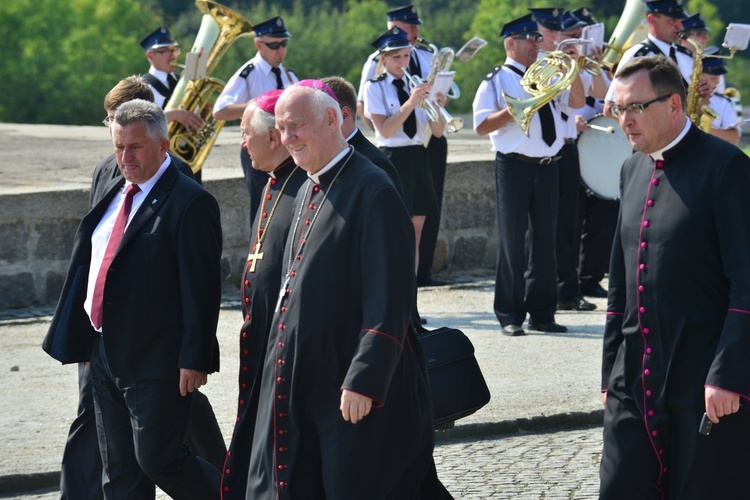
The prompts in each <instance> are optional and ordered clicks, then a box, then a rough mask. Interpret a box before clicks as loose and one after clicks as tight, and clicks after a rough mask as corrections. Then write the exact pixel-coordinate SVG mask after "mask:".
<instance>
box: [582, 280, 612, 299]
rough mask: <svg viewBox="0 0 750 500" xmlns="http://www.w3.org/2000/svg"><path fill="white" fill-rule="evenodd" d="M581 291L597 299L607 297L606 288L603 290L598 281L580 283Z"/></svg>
mask: <svg viewBox="0 0 750 500" xmlns="http://www.w3.org/2000/svg"><path fill="white" fill-rule="evenodd" d="M581 293H582V294H584V295H585V296H587V297H596V298H598V299H606V298H607V290H605V289H604V288H603V287H602V286H601V285H600V284H599V283H598V282H594V283H581Z"/></svg>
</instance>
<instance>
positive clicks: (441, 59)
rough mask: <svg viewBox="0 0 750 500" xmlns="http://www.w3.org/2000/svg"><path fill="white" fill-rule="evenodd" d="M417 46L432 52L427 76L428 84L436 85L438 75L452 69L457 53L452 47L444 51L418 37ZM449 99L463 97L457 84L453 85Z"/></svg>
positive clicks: (444, 48)
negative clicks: (424, 47) (427, 48)
mask: <svg viewBox="0 0 750 500" xmlns="http://www.w3.org/2000/svg"><path fill="white" fill-rule="evenodd" d="M417 45H423V46H427V47H429V50H430V51H431V52H432V64H431V65H430V74H429V75H427V83H429V84H430V85H432V84H433V83H435V78H437V75H438V73H440V72H441V71H448V70H450V69H451V64H453V59H454V58H455V57H456V53H455V52H454V51H453V49H452V48H450V47H443V48H442V49H438V48H437V45H435V44H433V43H429V42H428V41H426V40H425V39H424V38H422V37H417ZM447 97H449V98H451V99H458V98H459V97H461V89H459V88H458V85H457V84H456V82H452V83H451V89H450V91H449V92H448V94H447Z"/></svg>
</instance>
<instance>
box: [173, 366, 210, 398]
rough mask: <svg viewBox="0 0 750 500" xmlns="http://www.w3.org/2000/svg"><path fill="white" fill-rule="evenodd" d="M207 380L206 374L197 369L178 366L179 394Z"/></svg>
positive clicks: (190, 390) (185, 392)
mask: <svg viewBox="0 0 750 500" xmlns="http://www.w3.org/2000/svg"><path fill="white" fill-rule="evenodd" d="M207 382H208V374H207V373H206V372H199V371H198V370H189V369H187V368H180V394H182V395H183V396H185V395H186V394H187V393H188V392H193V391H194V390H196V389H198V388H199V387H200V386H202V385H206V383H207Z"/></svg>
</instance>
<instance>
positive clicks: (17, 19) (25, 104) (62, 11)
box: [0, 0, 158, 124]
mask: <svg viewBox="0 0 750 500" xmlns="http://www.w3.org/2000/svg"><path fill="white" fill-rule="evenodd" d="M151 25H154V26H158V17H157V15H156V14H155V13H154V12H152V11H149V10H148V9H146V8H144V7H143V6H142V5H140V4H139V2H137V1H136V0H120V1H118V2H100V1H98V0H70V1H68V2H57V1H55V0H33V1H32V0H15V1H13V2H2V3H0V26H1V27H0V35H2V40H3V45H4V49H5V50H4V51H3V52H4V54H5V57H4V58H2V59H0V68H1V69H0V73H1V74H2V75H3V78H2V79H1V80H0V92H2V95H4V96H7V98H6V99H3V102H2V105H0V120H3V121H16V122H21V123H68V124H93V123H96V122H97V121H98V120H100V119H101V117H102V113H103V110H102V99H103V97H104V94H106V92H107V91H108V90H109V89H110V88H111V87H112V86H113V85H114V84H115V83H117V81H119V80H120V79H121V78H122V77H124V76H127V75H129V74H132V73H136V72H138V71H143V68H144V64H146V61H145V59H144V57H143V52H142V51H141V49H140V47H139V46H138V40H139V39H140V37H141V36H142V35H143V33H142V32H143V26H151ZM6 35H9V36H6Z"/></svg>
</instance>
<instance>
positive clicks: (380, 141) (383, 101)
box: [364, 73, 427, 148]
mask: <svg viewBox="0 0 750 500" xmlns="http://www.w3.org/2000/svg"><path fill="white" fill-rule="evenodd" d="M393 80H395V78H394V77H393V75H391V74H390V73H386V74H385V77H384V78H382V79H378V80H376V81H372V80H370V81H368V82H366V83H365V89H364V90H365V94H364V96H365V100H364V104H365V116H367V117H368V118H370V119H372V115H383V116H385V117H390V116H393V115H395V114H396V113H397V112H398V110H399V109H401V102H400V101H399V100H398V93H397V91H396V86H395V85H393ZM402 81H403V82H404V90H405V91H406V92H409V84H408V82H406V76H404V77H403V78H402ZM414 114H415V115H416V117H417V133H416V134H414V137H411V138H410V137H409V136H408V135H406V134H405V133H404V128H403V126H402V127H401V129H399V130H398V131H397V132H395V133H393V134H392V135H391V136H390V137H383V136H382V135H380V132H379V131H378V129H377V127H375V144H377V145H378V146H385V147H389V148H398V147H402V146H416V145H422V144H423V143H424V141H425V139H426V138H427V135H426V131H425V129H426V126H427V114H426V113H425V112H424V110H422V109H420V107H419V106H417V107H416V108H414Z"/></svg>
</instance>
